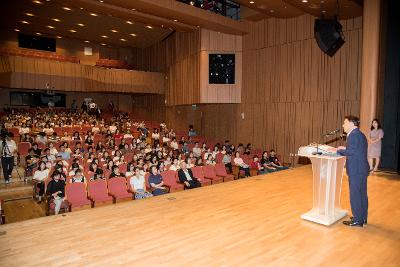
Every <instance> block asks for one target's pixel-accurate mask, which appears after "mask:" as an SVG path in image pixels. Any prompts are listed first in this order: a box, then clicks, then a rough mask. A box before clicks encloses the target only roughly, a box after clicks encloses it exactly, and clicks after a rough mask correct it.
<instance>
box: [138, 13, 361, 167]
mask: <svg viewBox="0 0 400 267" xmlns="http://www.w3.org/2000/svg"><path fill="white" fill-rule="evenodd" d="M341 23H342V25H343V32H344V35H345V38H346V43H345V44H344V45H343V47H342V48H341V49H340V50H339V51H338V53H337V54H336V55H335V56H334V57H333V58H330V57H328V56H326V55H325V54H323V53H322V52H321V51H320V49H319V48H318V46H317V44H316V42H315V40H314V32H313V26H314V17H312V16H310V15H303V16H299V17H296V18H291V19H276V18H269V19H265V20H261V21H258V22H252V23H250V26H251V27H250V29H249V30H250V33H249V34H248V35H245V36H244V37H243V43H242V51H243V52H242V57H243V76H242V92H241V103H240V104H206V105H198V106H197V107H196V108H194V107H192V106H191V105H187V104H186V103H196V101H195V100H196V99H198V97H199V96H198V95H196V94H192V92H193V88H197V86H198V81H199V80H198V77H197V76H196V68H194V67H192V68H187V67H185V66H186V65H184V64H177V62H181V63H183V62H187V64H190V65H192V64H194V66H197V64H198V63H197V62H196V61H193V62H190V60H191V59H192V58H193V57H192V55H194V54H195V53H194V52H193V51H195V50H196V49H198V48H197V42H198V41H197V38H198V36H197V35H196V34H192V35H191V34H188V33H180V34H183V35H186V36H185V37H183V36H182V37H179V38H177V36H175V35H172V36H171V37H169V38H168V39H167V40H166V41H165V42H168V43H169V44H170V45H169V46H166V45H165V47H163V45H159V46H157V47H152V48H148V49H144V50H138V51H136V52H134V53H133V60H134V62H136V63H137V66H136V67H137V68H138V69H143V70H148V71H161V70H162V69H163V68H164V66H165V69H166V71H168V70H171V68H173V70H172V71H171V72H172V73H175V75H171V73H170V74H169V75H168V79H169V80H170V81H168V83H169V85H171V83H178V85H177V86H175V87H174V88H173V89H172V88H171V86H166V96H167V97H166V99H167V104H166V110H165V114H166V121H167V123H168V124H169V125H171V127H174V128H176V129H177V128H183V129H186V128H187V125H189V124H194V127H195V129H196V130H197V131H199V132H200V133H201V134H203V135H206V136H208V137H213V138H215V137H216V138H217V139H219V140H223V139H225V138H228V139H230V140H231V141H233V142H234V143H238V142H242V143H249V142H250V143H252V144H253V147H260V148H264V149H271V148H275V149H276V150H278V151H279V153H280V154H282V155H285V160H286V161H287V160H289V153H290V152H295V151H296V150H297V148H298V147H299V146H301V145H304V144H309V143H311V142H314V141H315V142H317V141H320V142H322V140H320V136H321V134H322V133H323V132H325V131H329V130H332V129H336V128H339V127H341V125H342V119H343V117H344V116H345V115H347V114H350V113H351V114H354V115H359V100H360V81H361V41H362V18H355V19H349V20H345V21H341ZM164 48H165V49H167V50H166V52H165V51H164V50H163V49H164ZM178 48H179V49H178ZM181 48H182V49H181ZM142 54H145V55H150V56H149V57H144V56H140V55H142ZM166 54H167V55H168V56H165V55H166ZM136 58H138V59H139V60H137V61H136ZM163 58H166V61H165V63H164V60H163ZM173 62H175V63H173ZM189 62H190V63H189ZM178 74H179V75H178ZM171 79H178V80H177V81H173V80H171ZM190 101H192V102H190ZM185 104H186V105H185Z"/></svg>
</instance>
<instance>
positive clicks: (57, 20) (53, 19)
mask: <svg viewBox="0 0 400 267" xmlns="http://www.w3.org/2000/svg"><path fill="white" fill-rule="evenodd" d="M52 20H54V21H57V22H60V21H61V20H59V19H55V18H54V19H52Z"/></svg>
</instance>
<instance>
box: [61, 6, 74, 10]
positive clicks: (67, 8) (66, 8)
mask: <svg viewBox="0 0 400 267" xmlns="http://www.w3.org/2000/svg"><path fill="white" fill-rule="evenodd" d="M63 9H64V10H67V11H71V10H72V9H70V8H69V7H66V6H65V7H63Z"/></svg>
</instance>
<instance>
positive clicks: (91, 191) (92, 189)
mask: <svg viewBox="0 0 400 267" xmlns="http://www.w3.org/2000/svg"><path fill="white" fill-rule="evenodd" d="M88 195H89V199H90V200H91V201H92V206H93V207H95V206H96V205H97V204H100V203H112V201H113V198H112V197H111V196H110V195H109V194H108V189H107V183H106V181H105V180H95V181H90V182H88Z"/></svg>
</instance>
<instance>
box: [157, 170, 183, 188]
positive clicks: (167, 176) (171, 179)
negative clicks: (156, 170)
mask: <svg viewBox="0 0 400 267" xmlns="http://www.w3.org/2000/svg"><path fill="white" fill-rule="evenodd" d="M161 176H162V177H163V180H164V184H165V185H167V186H168V187H169V188H170V192H175V191H181V190H183V185H182V184H180V183H179V182H178V181H177V180H176V172H175V171H163V172H161Z"/></svg>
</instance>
